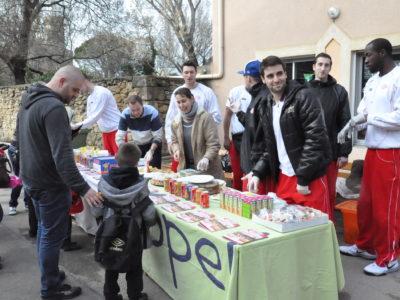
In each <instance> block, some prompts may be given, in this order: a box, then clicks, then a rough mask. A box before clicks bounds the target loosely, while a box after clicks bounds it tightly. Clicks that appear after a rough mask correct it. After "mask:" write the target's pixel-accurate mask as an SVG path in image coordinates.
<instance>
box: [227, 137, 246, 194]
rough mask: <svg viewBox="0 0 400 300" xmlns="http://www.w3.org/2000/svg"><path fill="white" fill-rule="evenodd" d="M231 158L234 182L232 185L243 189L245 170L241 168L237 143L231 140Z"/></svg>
mask: <svg viewBox="0 0 400 300" xmlns="http://www.w3.org/2000/svg"><path fill="white" fill-rule="evenodd" d="M229 158H230V160H231V166H232V172H233V182H232V187H233V188H234V189H235V190H238V191H241V190H242V177H243V172H242V169H241V168H240V154H239V153H238V152H237V151H236V147H235V144H234V143H233V141H231V149H230V150H229Z"/></svg>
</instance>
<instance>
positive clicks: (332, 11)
mask: <svg viewBox="0 0 400 300" xmlns="http://www.w3.org/2000/svg"><path fill="white" fill-rule="evenodd" d="M327 14H328V17H329V18H331V19H332V20H335V19H337V18H338V17H339V16H340V8H338V7H335V6H331V7H329V8H328V11H327Z"/></svg>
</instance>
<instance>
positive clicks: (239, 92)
mask: <svg viewBox="0 0 400 300" xmlns="http://www.w3.org/2000/svg"><path fill="white" fill-rule="evenodd" d="M259 66H260V62H259V61H251V62H249V63H248V64H247V65H246V67H245V69H244V71H239V72H238V74H242V75H244V81H245V84H244V85H239V86H236V87H234V88H233V89H231V90H230V91H229V95H228V99H227V100H226V107H225V117H224V121H223V128H224V148H225V149H226V150H228V151H229V157H230V160H231V165H232V172H233V182H232V187H233V188H234V189H237V190H239V191H241V190H242V181H241V178H242V177H243V172H242V170H241V169H240V145H241V143H242V135H243V131H244V127H243V125H242V123H240V121H239V119H238V117H237V116H236V114H234V113H233V112H232V109H231V107H232V105H237V106H239V107H240V111H241V112H242V113H245V112H246V109H247V107H248V106H249V104H250V101H251V95H250V94H249V92H248V91H247V90H248V89H250V88H251V86H252V85H254V84H253V83H255V82H256V80H258V82H259V81H260V72H259V71H258V69H259V68H258V67H259ZM255 78H256V79H255ZM229 129H230V131H231V135H232V140H231V138H230V136H229Z"/></svg>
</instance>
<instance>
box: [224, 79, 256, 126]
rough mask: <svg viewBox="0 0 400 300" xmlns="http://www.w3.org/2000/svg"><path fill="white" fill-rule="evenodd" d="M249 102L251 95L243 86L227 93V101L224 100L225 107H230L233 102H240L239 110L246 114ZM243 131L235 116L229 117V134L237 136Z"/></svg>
mask: <svg viewBox="0 0 400 300" xmlns="http://www.w3.org/2000/svg"><path fill="white" fill-rule="evenodd" d="M250 101H251V95H250V94H249V92H248V91H247V90H246V88H245V86H244V85H240V86H237V87H234V88H233V89H231V90H230V91H229V95H228V99H227V100H226V107H230V106H231V105H232V104H233V103H234V102H240V103H241V107H240V110H241V111H243V112H246V110H247V107H248V106H249V104H250ZM243 131H244V127H243V125H242V123H240V121H239V119H238V118H237V116H236V114H233V115H232V117H231V133H232V134H237V133H241V132H243Z"/></svg>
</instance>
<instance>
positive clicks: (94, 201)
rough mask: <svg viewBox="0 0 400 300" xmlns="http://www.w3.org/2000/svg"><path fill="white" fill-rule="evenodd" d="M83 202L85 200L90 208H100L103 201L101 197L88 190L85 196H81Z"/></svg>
mask: <svg viewBox="0 0 400 300" xmlns="http://www.w3.org/2000/svg"><path fill="white" fill-rule="evenodd" d="M82 198H83V200H85V201H86V202H87V203H88V204H89V205H90V206H91V207H94V206H100V205H101V204H102V202H103V201H104V199H103V197H102V196H100V195H99V194H98V193H97V192H96V191H95V190H93V189H89V190H88V191H87V192H86V194H85V195H83V197H82Z"/></svg>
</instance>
